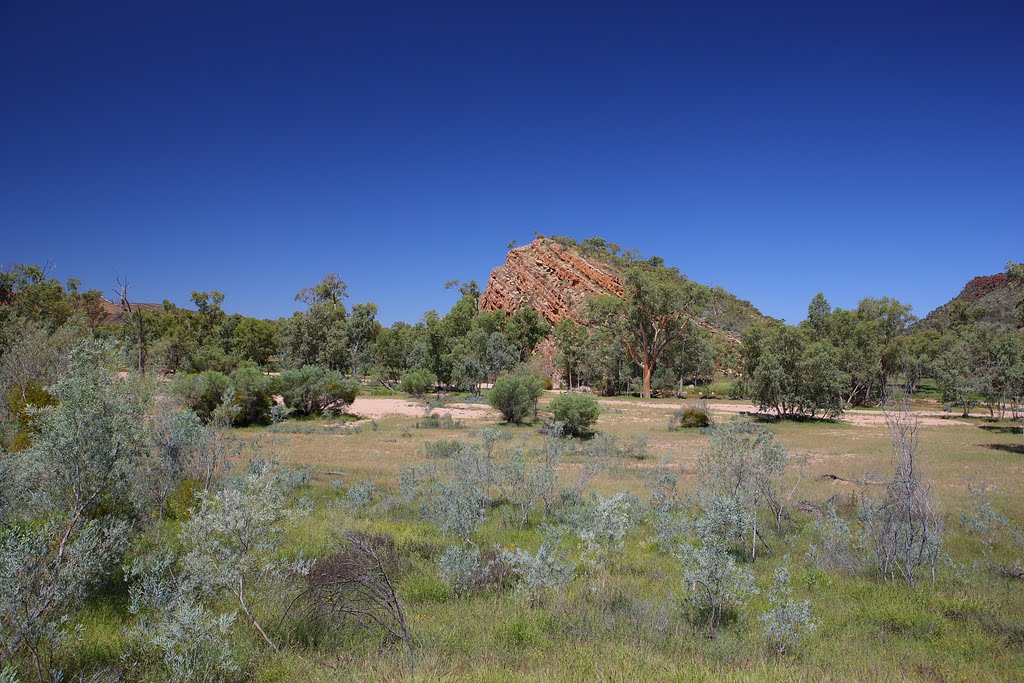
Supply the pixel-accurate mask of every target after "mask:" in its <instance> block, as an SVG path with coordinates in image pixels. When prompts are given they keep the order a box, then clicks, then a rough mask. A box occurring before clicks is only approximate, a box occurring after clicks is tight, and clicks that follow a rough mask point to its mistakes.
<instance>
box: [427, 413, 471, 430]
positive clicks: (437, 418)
mask: <svg viewBox="0 0 1024 683" xmlns="http://www.w3.org/2000/svg"><path fill="white" fill-rule="evenodd" d="M416 427H417V428H418V429H461V428H462V421H461V420H456V419H454V418H453V417H452V415H451V413H444V414H442V415H438V414H437V413H429V414H427V415H424V416H423V419H421V420H420V421H419V422H417V423H416Z"/></svg>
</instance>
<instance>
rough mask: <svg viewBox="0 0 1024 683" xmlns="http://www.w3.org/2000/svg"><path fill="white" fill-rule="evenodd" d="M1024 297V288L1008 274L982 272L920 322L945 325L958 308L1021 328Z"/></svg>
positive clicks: (999, 322) (1002, 323)
mask: <svg viewBox="0 0 1024 683" xmlns="http://www.w3.org/2000/svg"><path fill="white" fill-rule="evenodd" d="M1022 296H1024V287H1022V286H1021V285H1020V284H1018V283H1016V282H1014V281H1013V280H1011V279H1010V276H1009V275H1007V274H1006V273H997V274H995V275H981V276H979V277H976V278H973V279H972V280H971V281H970V282H968V283H967V284H966V285H965V286H964V288H963V291H961V292H960V294H958V295H957V296H956V297H955V298H953V299H952V300H950V301H949V302H947V303H945V304H943V305H942V306H939V307H938V308H936V309H935V310H934V311H932V312H931V313H929V314H928V315H927V316H925V318H924V319H923V320H921V322H919V323H918V324H917V325H918V326H920V327H922V328H926V329H927V328H931V327H942V326H943V325H945V324H946V323H948V322H949V319H950V316H951V314H953V313H954V311H957V309H961V310H962V311H963V312H966V313H968V314H970V315H971V316H972V317H977V319H979V320H981V321H984V322H989V323H995V324H997V325H1006V326H1009V327H1017V326H1018V323H1019V319H1018V317H1017V302H1019V301H1020V300H1021V297H1022Z"/></svg>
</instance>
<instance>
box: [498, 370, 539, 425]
mask: <svg viewBox="0 0 1024 683" xmlns="http://www.w3.org/2000/svg"><path fill="white" fill-rule="evenodd" d="M542 393H544V381H543V380H541V379H539V378H537V377H534V376H533V375H505V376H504V377H499V378H498V381H497V382H495V383H494V387H492V388H491V390H490V391H489V392H487V403H488V404H490V406H491V407H492V408H494V409H495V410H497V411H498V412H500V413H501V414H502V415H503V416H504V418H505V420H506V421H507V422H510V423H512V424H522V422H523V420H525V419H526V418H527V416H528V415H529V414H530V413H531V412H536V410H537V399H539V398H540V395H541V394H542Z"/></svg>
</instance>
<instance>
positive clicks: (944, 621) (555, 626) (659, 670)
mask: <svg viewBox="0 0 1024 683" xmlns="http://www.w3.org/2000/svg"><path fill="white" fill-rule="evenodd" d="M547 400H548V399H545V400H544V401H543V402H542V406H541V411H542V414H543V412H544V406H545V405H546V401H547ZM676 403H678V401H677V402H676ZM602 406H603V408H604V410H603V412H602V414H601V417H600V419H599V421H598V423H597V425H596V427H597V429H598V430H599V431H601V432H604V433H606V434H609V435H612V436H614V437H615V438H616V439H619V440H622V441H624V440H625V439H627V438H629V437H636V436H639V435H641V434H646V435H647V437H648V451H649V452H650V454H651V455H650V457H649V458H647V459H646V460H642V461H640V460H628V461H626V462H624V463H622V464H621V465H620V466H619V467H617V468H615V469H614V470H612V471H607V472H604V473H602V474H601V475H600V476H598V477H597V478H596V479H594V480H593V481H592V482H591V484H590V488H591V489H592V490H597V491H601V492H602V493H604V494H606V495H608V494H611V493H614V492H617V491H621V490H633V491H636V492H638V493H640V494H641V495H646V493H647V491H646V485H645V483H644V481H645V480H644V475H645V473H647V472H649V471H650V470H651V468H655V467H668V468H671V469H672V470H673V471H675V472H677V473H678V474H679V475H680V494H681V495H683V496H686V495H688V494H691V493H692V492H693V490H694V486H695V484H696V477H695V465H696V458H697V454H698V453H699V451H700V449H701V448H702V447H703V446H704V444H706V442H707V438H708V436H707V434H706V432H704V431H702V430H682V431H678V432H669V431H668V428H667V420H668V416H669V415H670V414H671V410H672V409H674V407H675V406H674V405H671V404H669V403H668V402H664V401H653V402H643V401H631V400H626V401H622V400H616V401H614V402H611V401H604V400H602ZM711 407H712V410H713V411H714V410H715V408H714V403H712V404H711ZM479 414H480V417H479V418H478V419H473V420H465V422H464V425H463V427H464V428H463V429H461V430H459V431H457V432H452V433H449V434H450V435H451V436H452V437H454V438H459V439H473V438H475V436H474V434H475V431H476V430H478V429H481V428H483V427H493V426H502V427H503V428H505V429H507V430H508V431H509V432H510V433H511V435H512V440H511V441H509V442H504V443H502V444H500V445H499V448H500V449H504V450H508V449H510V448H514V447H516V446H521V447H522V448H523V449H524V450H526V451H529V450H530V449H536V448H540V446H541V444H542V437H541V436H540V435H539V434H538V432H537V425H536V424H533V425H526V426H519V427H508V426H503V425H501V423H500V422H499V420H498V418H497V416H496V414H495V413H493V412H492V411H489V410H480V411H479ZM866 414H867V413H866ZM869 417H870V415H869ZM716 418H718V419H727V416H725V415H716ZM417 420H418V418H415V417H397V416H395V417H385V418H382V419H379V420H378V421H377V424H378V427H377V429H376V430H371V429H364V430H360V431H350V432H347V433H344V434H340V433H335V432H327V431H313V432H308V433H306V432H302V433H280V432H278V433H275V432H271V431H269V430H266V429H246V430H238V431H237V435H238V436H239V437H240V438H242V439H243V440H244V441H246V442H247V443H250V444H251V443H253V442H255V441H261V442H262V445H263V450H264V451H265V452H266V451H269V452H273V453H275V454H276V455H277V457H279V458H280V459H281V460H282V461H283V462H284V463H286V464H289V465H306V466H309V467H310V468H312V470H313V472H314V474H315V477H314V481H315V483H314V486H313V487H312V488H311V489H309V490H307V491H302V492H299V494H297V495H307V496H310V497H311V498H312V499H313V501H314V503H315V509H314V511H313V513H312V514H310V515H309V516H307V517H304V518H302V519H301V520H299V521H297V522H296V523H295V524H294V525H293V526H292V527H291V529H290V531H289V533H288V536H287V540H286V543H285V544H284V546H283V548H282V549H281V553H282V557H283V558H297V557H318V556H323V555H326V554H329V553H330V552H331V551H332V549H333V548H334V547H335V544H336V543H337V542H338V539H339V538H340V535H341V533H342V531H343V530H348V529H364V530H370V531H378V532H386V533H388V534H391V535H393V536H394V537H395V539H396V543H397V545H398V547H399V549H400V553H401V555H402V556H403V557H405V558H407V559H408V563H407V566H406V567H405V569H404V570H403V572H402V574H401V576H399V577H398V579H397V585H398V591H399V594H400V596H401V597H402V599H403V600H404V601H405V604H406V607H407V610H408V613H409V618H410V622H411V627H412V630H413V633H414V636H415V649H416V654H417V658H418V666H417V670H416V674H415V676H408V675H407V671H406V669H405V664H404V662H405V660H404V655H403V653H402V652H401V650H400V649H399V648H398V647H392V646H386V647H384V648H383V649H381V648H379V647H378V646H377V642H376V641H375V640H373V639H372V638H366V637H363V638H360V637H355V636H345V635H344V634H333V635H332V636H331V637H330V638H327V639H325V640H321V641H318V640H316V639H313V640H309V639H308V638H305V637H304V636H303V637H300V636H301V628H300V625H296V624H294V623H291V622H289V621H288V619H287V618H286V617H285V616H284V615H282V614H278V613H276V612H275V610H276V609H278V608H277V607H275V603H274V601H273V600H270V601H268V602H267V603H266V604H265V605H262V606H261V608H262V609H263V610H265V611H266V613H267V614H266V616H267V623H268V624H271V625H272V626H270V627H268V628H276V629H277V630H278V632H281V633H284V634H286V636H287V637H286V638H284V641H285V646H284V648H283V651H282V653H281V654H280V655H273V656H272V655H270V654H268V653H266V652H264V651H263V650H262V649H261V646H260V644H259V642H258V641H257V640H256V639H255V637H254V636H252V634H251V633H248V632H247V631H245V632H242V635H240V636H239V638H240V645H239V647H240V648H242V651H243V652H244V653H245V658H246V663H247V666H248V667H250V668H249V671H251V672H252V673H253V678H254V679H255V680H260V681H286V680H310V681H333V680H352V681H378V680H396V679H402V680H404V679H408V680H417V681H527V680H530V681H625V680H665V681H703V680H707V681H710V680H715V681H718V680H726V681H729V680H733V681H811V680H813V681H819V680H826V681H828V680H830V681H847V680H865V681H889V680H928V681H931V680H942V681H946V680H949V681H952V680H964V681H1005V680H1024V628H1022V626H1021V619H1020V615H1021V614H1022V613H1024V586H1022V585H1021V583H1020V582H1019V581H1018V582H1016V583H1012V582H1011V581H1009V580H1006V579H1000V578H997V577H995V576H993V575H990V574H986V573H983V572H979V571H976V570H975V569H974V567H973V561H974V559H975V558H976V557H977V555H978V551H979V543H978V540H977V539H976V538H973V537H971V536H970V535H969V534H967V533H965V532H964V531H962V530H961V528H960V525H959V518H960V515H961V513H962V512H964V511H965V510H966V509H967V503H968V500H967V487H966V481H967V480H970V479H976V480H987V481H990V482H995V483H996V484H998V490H997V492H996V494H995V496H994V502H995V503H996V504H997V506H998V507H999V509H1000V511H1002V512H1003V513H1004V514H1007V515H1008V516H1010V517H1011V518H1012V519H1016V520H1018V521H1019V520H1021V519H1022V518H1024V454H1022V453H1021V452H1019V450H1017V449H1018V448H1019V447H1020V446H1021V444H1022V443H1024V438H1022V437H1021V435H1020V434H1019V433H1015V432H1014V430H1013V425H1012V424H1011V423H999V422H987V421H982V420H967V421H965V420H948V421H941V420H936V421H933V422H931V423H929V424H927V425H926V426H923V427H922V429H921V434H920V436H921V443H920V461H921V465H922V467H923V469H924V471H925V476H926V477H928V478H930V479H931V480H932V482H933V486H934V490H935V492H936V494H937V496H938V499H939V501H940V505H941V510H942V511H943V516H944V520H945V524H946V528H947V531H948V534H947V539H946V550H947V553H948V556H949V563H948V564H947V565H946V566H944V567H943V571H942V573H941V574H940V579H939V581H938V583H937V584H935V585H931V584H926V585H922V586H920V587H918V588H917V589H915V590H913V591H911V590H907V589H906V588H905V587H903V586H900V585H894V584H885V583H882V582H879V581H877V580H873V579H871V578H867V577H855V576H845V575H840V574H830V573H825V572H822V571H819V570H817V569H815V568H813V567H809V566H808V565H807V564H806V563H805V562H804V560H803V557H804V554H805V553H806V550H807V548H808V546H809V545H810V543H811V542H812V541H813V534H812V528H811V527H812V519H811V517H810V516H809V515H803V514H801V513H796V514H797V516H796V524H795V526H794V528H793V529H791V530H790V531H789V532H788V533H787V534H786V535H784V536H782V537H778V536H772V537H771V543H772V546H773V550H774V552H773V553H772V554H771V555H770V556H767V557H762V558H760V559H758V561H757V562H756V563H752V564H750V565H749V568H750V569H751V570H753V571H754V572H755V574H756V576H757V581H758V585H759V586H760V588H761V589H762V592H763V591H764V590H765V589H766V588H767V586H768V584H769V582H770V577H771V575H772V572H773V570H774V568H775V567H776V566H779V564H780V563H782V562H786V561H788V564H789V566H790V567H791V571H792V576H793V584H792V585H793V588H794V591H795V593H796V595H797V597H798V598H801V599H802V598H809V599H811V600H812V602H813V609H814V616H815V619H817V621H818V624H819V627H818V629H817V630H816V631H815V632H814V633H813V634H811V636H810V637H809V638H808V639H807V640H806V641H805V642H804V643H803V644H802V646H801V647H800V648H799V650H798V651H797V652H796V653H795V654H794V655H791V656H787V657H784V658H776V657H774V656H772V655H771V654H769V649H768V647H767V645H766V643H765V642H764V638H763V636H762V635H761V629H760V624H759V623H758V622H757V621H756V618H755V617H756V614H758V613H759V612H762V611H763V610H765V609H766V608H767V599H766V598H765V596H764V595H760V596H757V597H755V598H754V599H753V600H752V601H751V602H750V604H749V605H748V606H747V607H746V608H745V609H744V610H742V611H741V613H740V614H739V618H738V620H737V621H735V622H733V623H730V624H728V625H727V626H725V627H724V628H723V629H722V630H721V632H720V633H719V636H718V637H717V638H716V639H713V640H712V639H708V638H707V637H705V635H704V633H703V628H702V627H701V625H700V624H696V623H694V622H693V621H691V620H690V619H689V618H688V617H687V614H686V611H685V610H683V609H681V608H680V606H679V599H680V596H682V595H684V594H685V593H686V591H687V586H685V585H684V584H683V583H682V580H681V569H680V566H679V564H678V562H677V561H676V560H675V559H674V558H673V557H672V556H671V555H670V554H668V553H665V552H663V551H661V550H659V549H658V548H657V547H656V546H655V545H654V544H653V543H652V542H651V541H649V540H648V539H650V537H651V536H652V530H651V529H650V528H649V527H647V526H642V527H640V528H638V529H636V530H634V531H633V532H632V533H631V534H630V536H629V538H628V541H627V544H626V549H625V552H624V554H623V555H622V556H621V557H619V558H618V559H616V560H615V561H614V562H613V563H612V564H611V566H610V567H609V568H608V569H607V570H601V571H598V572H596V573H593V574H586V573H582V572H581V571H578V573H577V576H576V578H575V580H574V581H573V583H572V584H571V585H570V586H569V588H568V589H567V590H566V591H564V592H563V593H562V594H559V595H551V596H548V597H547V598H546V599H545V600H544V601H542V602H541V603H539V604H530V603H528V602H526V601H525V600H524V599H523V598H522V597H521V596H519V595H518V594H517V593H516V592H515V591H504V592H500V591H483V592H479V593H474V594H471V595H469V596H463V597H455V596H454V595H453V594H452V592H451V591H450V590H449V589H448V588H447V586H445V585H444V584H443V583H442V582H441V581H440V580H439V579H438V578H437V575H436V561H437V558H438V557H439V555H440V553H441V552H443V550H444V548H445V547H447V546H448V545H450V544H452V543H454V542H456V539H452V538H448V537H446V536H445V535H444V534H442V533H441V532H439V531H438V530H437V528H436V527H435V526H434V525H433V524H431V523H429V522H427V521H424V520H422V519H419V518H417V517H416V516H415V515H414V514H413V513H412V512H411V511H408V510H405V509H403V508H398V509H396V510H393V511H392V512H391V513H389V514H387V515H385V514H383V513H381V512H380V511H379V510H377V511H373V512H371V513H370V514H368V515H365V516H363V517H359V518H356V517H353V516H352V515H351V514H350V513H348V512H346V511H345V510H344V509H343V508H341V507H340V506H339V505H338V504H337V502H338V501H339V500H340V498H341V497H342V496H343V495H344V491H343V490H334V489H332V488H331V487H330V486H328V484H329V483H330V482H331V481H332V480H335V479H339V478H340V479H341V480H342V481H343V483H344V486H348V485H350V484H351V483H352V482H354V481H356V480H358V479H361V478H367V477H368V478H371V479H373V480H374V481H375V482H376V483H377V485H378V489H383V490H385V491H386V490H389V489H390V490H395V489H396V487H397V477H398V471H399V469H400V468H401V467H403V466H406V465H409V464H413V463H422V462H424V461H425V456H424V453H425V450H426V448H427V444H428V443H429V442H432V441H436V440H437V439H438V438H439V436H440V435H439V434H438V432H437V430H431V429H410V427H411V426H413V425H415V423H416V422H417ZM304 424H310V425H317V424H318V423H317V422H316V421H313V422H309V423H304ZM767 426H768V428H769V429H771V430H772V431H773V432H774V433H775V435H776V436H777V437H778V438H779V439H780V440H781V441H782V442H783V443H784V444H785V445H786V446H787V447H788V450H789V452H790V455H791V464H790V468H789V476H788V481H787V489H788V488H790V487H795V488H793V490H794V494H793V497H792V502H796V501H797V500H808V501H811V502H812V503H815V504H821V503H823V502H824V501H826V500H829V499H832V500H837V501H839V502H841V503H842V502H843V501H849V500H852V499H854V498H856V496H858V495H860V492H861V487H860V486H858V485H857V484H854V483H850V482H852V481H856V480H858V479H861V478H863V477H864V476H865V475H869V478H870V477H875V476H877V477H884V476H886V474H887V472H888V468H889V458H890V447H889V442H888V436H887V432H886V430H885V427H884V424H881V423H880V422H877V421H876V422H866V423H860V422H858V423H850V422H836V423H828V422H777V423H769V424H768V425H767ZM449 434H445V435H444V436H446V437H447V436H449ZM580 466H581V460H580V458H579V457H570V458H567V459H566V461H565V462H564V463H563V465H562V466H561V468H560V470H559V477H560V479H561V480H562V482H563V483H569V482H571V481H572V480H573V479H574V478H575V475H576V473H577V471H578V469H579V468H580ZM339 473H340V474H339ZM826 475H832V476H833V477H837V478H825V477H826ZM869 489H870V487H869ZM541 521H542V520H541V512H540V511H539V510H535V511H534V513H533V514H532V515H531V519H530V523H529V524H528V525H527V527H526V528H525V529H524V530H519V529H517V528H515V527H514V526H511V525H510V524H508V522H507V521H506V519H505V517H504V516H503V515H502V514H501V513H500V510H492V511H491V513H490V514H489V517H488V520H487V522H486V523H485V524H484V526H483V527H482V528H481V529H480V530H479V531H478V533H477V534H476V535H475V536H474V542H475V543H476V544H477V545H478V547H480V548H481V549H489V548H493V547H494V546H495V545H501V546H504V547H509V546H513V545H515V546H519V547H524V548H528V549H531V550H533V549H536V547H537V546H538V545H539V543H540V539H541V536H542V524H541ZM177 523H179V522H169V523H168V524H171V525H173V524H177ZM164 533H167V530H166V528H165V531H164ZM786 558H788V560H787V559H786ZM125 601H126V597H125V593H124V589H123V587H122V588H120V589H117V590H112V591H110V592H106V593H104V594H103V595H101V596H100V597H99V598H97V599H95V600H93V601H92V602H90V603H89V604H88V605H87V607H86V609H85V610H83V611H82V612H81V613H80V614H79V616H78V623H80V624H81V625H82V626H83V629H82V631H81V636H80V639H79V640H78V641H76V642H75V643H73V644H68V645H67V646H65V647H64V648H62V650H61V651H60V652H59V653H58V656H59V658H60V660H61V663H62V664H63V665H64V666H65V668H66V669H67V670H68V671H78V670H84V671H91V670H98V669H101V668H105V667H109V666H116V665H117V662H118V661H119V659H120V656H121V655H122V654H123V653H124V649H125V647H126V641H125V636H124V628H125V627H126V626H127V625H129V624H130V623H131V622H130V618H129V617H128V615H127V613H126V610H125V608H124V607H125ZM288 634H291V635H288Z"/></svg>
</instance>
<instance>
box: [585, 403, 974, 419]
mask: <svg viewBox="0 0 1024 683" xmlns="http://www.w3.org/2000/svg"><path fill="white" fill-rule="evenodd" d="M599 400H600V402H601V404H602V405H613V406H623V407H631V408H635V407H640V408H645V409H653V410H659V409H660V410H665V411H669V410H676V409H678V408H682V407H683V406H686V405H689V404H690V402H683V401H657V402H643V401H623V400H621V399H613V398H612V399H599ZM706 403H707V405H708V407H709V408H710V409H711V411H712V412H714V413H728V414H738V413H752V412H754V411H755V407H754V405H753V404H750V403H728V402H724V401H707V402H706ZM914 414H915V415H917V418H918V420H919V421H920V423H921V424H922V425H929V426H933V425H963V424H969V423H966V422H963V421H962V420H956V419H954V418H953V417H951V416H949V415H948V414H946V413H943V412H941V411H935V410H915V411H914ZM839 422H848V423H850V424H855V425H862V426H879V425H884V424H885V416H884V415H882V413H881V411H875V410H873V411H866V410H850V411H847V412H845V413H843V416H842V417H841V418H839Z"/></svg>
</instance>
